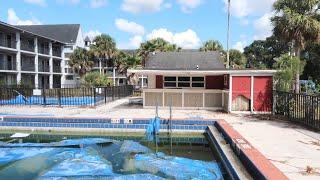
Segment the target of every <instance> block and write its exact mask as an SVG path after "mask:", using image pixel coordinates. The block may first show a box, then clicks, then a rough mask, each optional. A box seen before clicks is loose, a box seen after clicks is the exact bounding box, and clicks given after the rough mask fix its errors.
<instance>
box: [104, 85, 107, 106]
mask: <svg viewBox="0 0 320 180" xmlns="http://www.w3.org/2000/svg"><path fill="white" fill-rule="evenodd" d="M104 103H105V104H106V103H107V87H104Z"/></svg>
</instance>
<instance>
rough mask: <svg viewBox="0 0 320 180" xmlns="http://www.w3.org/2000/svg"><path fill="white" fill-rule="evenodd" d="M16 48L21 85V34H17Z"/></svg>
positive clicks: (18, 77)
mask: <svg viewBox="0 0 320 180" xmlns="http://www.w3.org/2000/svg"><path fill="white" fill-rule="evenodd" d="M16 42H17V44H16V46H17V55H16V63H17V71H18V74H17V83H18V84H19V83H21V51H20V47H21V41H20V33H19V32H16Z"/></svg>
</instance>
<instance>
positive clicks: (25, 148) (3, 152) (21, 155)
mask: <svg viewBox="0 0 320 180" xmlns="http://www.w3.org/2000/svg"><path fill="white" fill-rule="evenodd" d="M101 143H102V144H103V145H101V146H99V145H97V144H101ZM105 143H106V144H105ZM48 145H50V148H47V147H48ZM52 145H59V148H58V147H54V148H52ZM70 145H78V147H79V148H66V147H68V146H70ZM10 146H11V147H9V148H0V166H1V167H2V168H1V170H0V174H1V178H4V179H10V178H11V179H21V178H24V179H70V178H71V179H92V178H93V177H95V178H97V177H98V178H103V179H120V180H122V179H155V180H157V179H167V178H175V179H222V175H221V171H220V169H219V166H218V164H217V163H216V162H214V161H212V162H205V161H199V160H192V159H188V158H182V157H175V156H167V155H165V154H163V153H157V154H155V153H153V152H152V150H150V149H149V148H148V147H145V146H143V145H141V144H140V143H138V142H134V141H115V140H110V139H103V138H88V139H70V140H64V141H60V142H53V143H22V144H18V143H16V144H11V145H10ZM64 146H65V147H64Z"/></svg>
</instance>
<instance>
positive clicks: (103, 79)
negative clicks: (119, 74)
mask: <svg viewBox="0 0 320 180" xmlns="http://www.w3.org/2000/svg"><path fill="white" fill-rule="evenodd" d="M83 80H84V83H85V84H86V85H88V86H93V87H98V86H108V85H110V84H111V80H109V79H108V77H107V76H106V75H103V74H100V73H99V72H90V73H87V74H86V75H85V76H84V78H83Z"/></svg>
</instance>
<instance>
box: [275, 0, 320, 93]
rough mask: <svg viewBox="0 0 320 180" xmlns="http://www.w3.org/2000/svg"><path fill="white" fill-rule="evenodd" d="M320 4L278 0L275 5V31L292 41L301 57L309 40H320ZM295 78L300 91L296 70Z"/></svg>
mask: <svg viewBox="0 0 320 180" xmlns="http://www.w3.org/2000/svg"><path fill="white" fill-rule="evenodd" d="M319 4H320V0H278V1H276V2H275V3H274V5H273V7H274V9H275V11H276V13H277V14H276V15H275V16H274V17H273V18H272V19H271V21H272V23H273V25H274V29H273V32H274V34H275V36H277V37H279V38H281V39H282V40H284V41H285V42H291V43H292V47H293V50H294V52H295V55H296V56H297V57H298V58H299V59H300V56H301V51H302V50H303V49H304V48H305V45H306V43H307V42H308V41H319V37H320V21H319ZM295 80H296V81H295V91H296V92H297V93H299V90H300V88H299V80H300V72H296V75H295Z"/></svg>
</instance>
